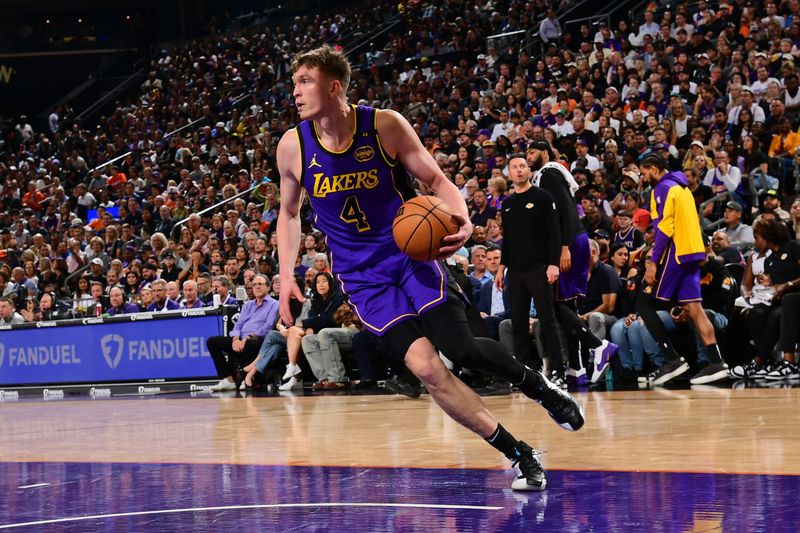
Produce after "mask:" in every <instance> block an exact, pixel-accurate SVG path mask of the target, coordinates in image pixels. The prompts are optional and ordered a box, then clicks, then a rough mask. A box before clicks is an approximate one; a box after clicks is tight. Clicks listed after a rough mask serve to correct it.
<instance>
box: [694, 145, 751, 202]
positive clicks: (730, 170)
mask: <svg viewBox="0 0 800 533" xmlns="http://www.w3.org/2000/svg"><path fill="white" fill-rule="evenodd" d="M714 162H715V163H716V166H715V167H714V168H712V169H710V170H709V171H708V172H706V176H705V178H704V179H703V185H708V186H709V187H711V190H712V191H713V192H714V194H720V193H723V192H729V193H731V195H734V196H733V198H734V199H735V200H740V199H741V195H742V188H741V187H742V172H741V171H740V170H739V167H737V166H736V165H732V164H731V163H730V159H729V157H728V153H727V152H725V151H724V150H720V151H719V152H717V154H716V155H715V156H714Z"/></svg>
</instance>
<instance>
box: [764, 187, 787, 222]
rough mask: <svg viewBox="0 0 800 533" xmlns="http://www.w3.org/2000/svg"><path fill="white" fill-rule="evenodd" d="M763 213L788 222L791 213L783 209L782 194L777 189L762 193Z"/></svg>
mask: <svg viewBox="0 0 800 533" xmlns="http://www.w3.org/2000/svg"><path fill="white" fill-rule="evenodd" d="M760 196H761V212H762V213H774V214H775V216H777V217H778V218H779V219H781V220H783V221H784V222H788V221H789V220H790V218H791V216H790V215H789V212H788V211H786V210H785V209H783V208H782V207H781V193H780V191H778V190H776V189H767V190H766V191H763V192H762V193H761V195H760Z"/></svg>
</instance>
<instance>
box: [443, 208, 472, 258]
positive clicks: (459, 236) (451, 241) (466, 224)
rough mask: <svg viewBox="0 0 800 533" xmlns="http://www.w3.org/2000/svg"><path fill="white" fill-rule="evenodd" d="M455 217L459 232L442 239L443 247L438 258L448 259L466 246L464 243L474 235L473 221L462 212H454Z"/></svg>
mask: <svg viewBox="0 0 800 533" xmlns="http://www.w3.org/2000/svg"><path fill="white" fill-rule="evenodd" d="M453 218H455V219H456V220H457V221H458V233H454V234H452V235H448V236H447V237H445V238H443V239H442V241H443V242H442V247H441V248H439V256H438V257H437V259H447V258H448V257H450V256H451V255H453V254H454V253H456V252H457V251H459V250H460V249H461V247H462V246H464V243H465V242H467V241H468V240H469V238H470V237H472V222H470V221H469V219H468V218H467V217H465V216H464V215H462V214H460V213H453Z"/></svg>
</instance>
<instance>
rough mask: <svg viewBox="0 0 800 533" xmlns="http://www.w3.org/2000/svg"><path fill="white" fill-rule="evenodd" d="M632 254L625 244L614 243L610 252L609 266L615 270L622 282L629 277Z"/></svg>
mask: <svg viewBox="0 0 800 533" xmlns="http://www.w3.org/2000/svg"><path fill="white" fill-rule="evenodd" d="M630 257H631V254H630V253H629V252H628V248H627V247H626V246H625V244H624V243H621V242H614V243H612V244H611V246H610V247H609V250H608V266H610V267H611V268H613V269H614V271H615V272H616V273H617V276H619V278H620V280H622V279H627V278H628V277H629V274H630V271H631V268H630Z"/></svg>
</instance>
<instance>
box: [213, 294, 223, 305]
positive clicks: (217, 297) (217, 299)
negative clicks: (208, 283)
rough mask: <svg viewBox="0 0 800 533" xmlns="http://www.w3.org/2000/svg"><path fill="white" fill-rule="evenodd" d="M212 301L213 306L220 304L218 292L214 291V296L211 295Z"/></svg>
mask: <svg viewBox="0 0 800 533" xmlns="http://www.w3.org/2000/svg"><path fill="white" fill-rule="evenodd" d="M211 298H212V300H213V302H214V307H215V308H217V307H219V306H220V305H221V304H222V299H221V298H220V297H219V294H217V293H214V296H212V297H211Z"/></svg>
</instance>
